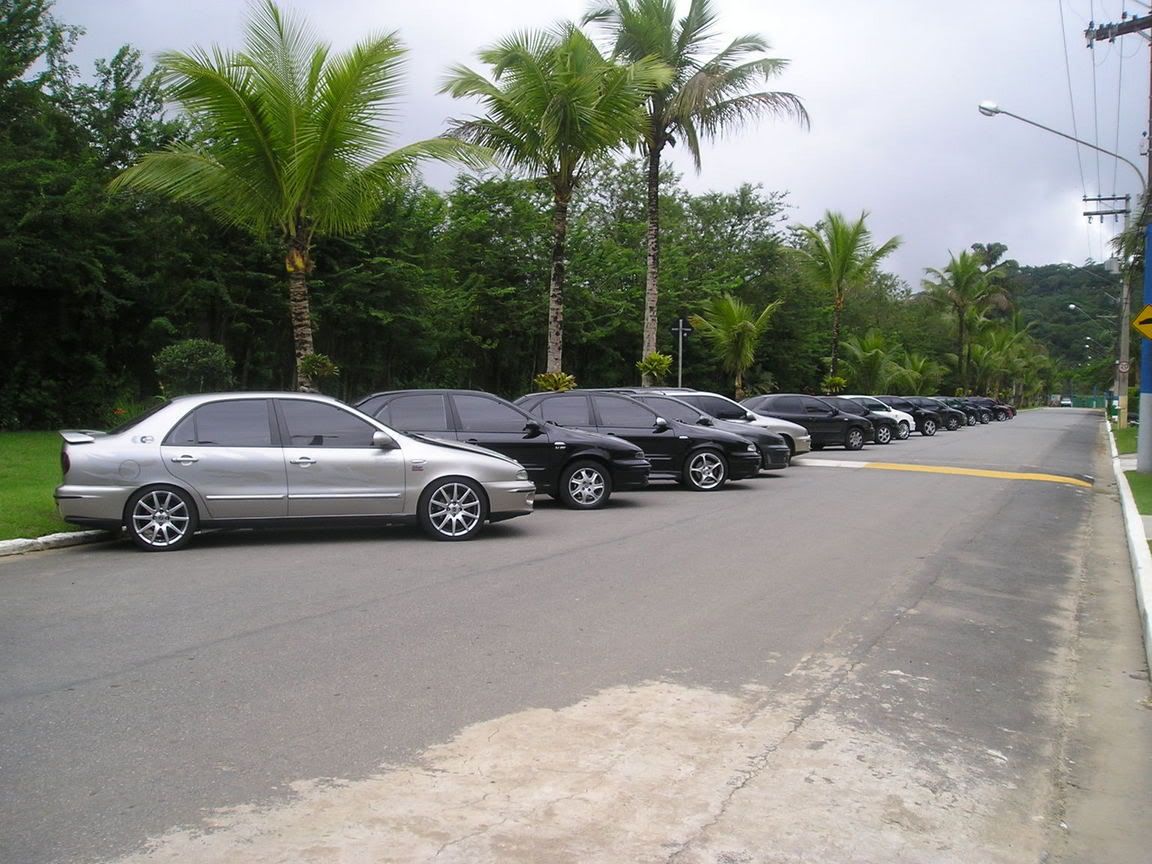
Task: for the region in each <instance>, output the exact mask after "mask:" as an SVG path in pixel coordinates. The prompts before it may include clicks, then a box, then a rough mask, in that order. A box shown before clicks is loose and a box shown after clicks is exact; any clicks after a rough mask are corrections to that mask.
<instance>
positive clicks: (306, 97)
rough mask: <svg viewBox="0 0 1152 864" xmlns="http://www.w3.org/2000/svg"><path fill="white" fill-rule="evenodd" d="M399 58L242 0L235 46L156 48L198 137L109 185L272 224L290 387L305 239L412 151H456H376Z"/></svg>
mask: <svg viewBox="0 0 1152 864" xmlns="http://www.w3.org/2000/svg"><path fill="white" fill-rule="evenodd" d="M403 60H404V49H403V47H402V46H401V44H400V43H399V41H398V40H397V38H396V35H395V34H383V35H375V36H372V37H369V38H368V39H366V40H365V41H363V42H360V43H359V44H357V45H356V46H354V47H353V48H351V49H350V50H348V51H346V52H344V53H342V54H333V53H332V52H331V49H330V48H329V46H328V45H327V44H325V43H323V42H319V41H317V40H316V39H315V38H314V36H313V35H312V33H311V31H310V30H309V28H308V27H307V26H306V25H305V24H304V23H303V22H301V21H299V20H297V19H295V18H293V17H291V16H288V15H286V14H284V13H282V12H281V11H280V10H279V9H278V8H277V6H276V5H275V3H274V2H272V0H263V2H262V3H260V4H259V5H257V6H255V7H253V11H252V18H251V20H250V21H249V23H248V27H247V34H246V44H245V47H244V50H242V51H239V52H234V51H229V50H226V49H223V48H220V47H212V48H211V49H209V50H204V49H200V48H195V49H193V50H192V51H191V52H190V53H187V54H184V53H179V52H174V51H173V52H166V53H164V54H161V55H160V58H159V64H158V68H159V70H160V72H161V75H162V76H163V80H164V83H165V84H166V85H167V86H168V87H169V88H170V89H169V96H170V98H172V99H173V100H175V101H176V102H177V103H179V104H180V105H181V107H182V108H183V109H184V111H185V113H186V114H187V115H188V116H189V118H191V120H192V121H193V124H194V127H195V128H198V129H201V130H203V133H204V134H203V137H202V138H201V140H199V141H196V142H193V143H177V144H173V145H172V146H170V147H169V148H168V149H166V150H164V151H161V152H157V153H149V154H146V155H145V156H144V157H143V158H141V160H140V161H139V162H138V163H137V164H135V165H133V166H132V167H130V168H128V169H127V170H125V171H124V172H123V173H121V174H120V175H119V176H118V177H117V178H116V180H115V181H114V182H113V184H112V188H113V189H120V188H125V187H133V188H136V189H141V190H145V191H149V192H155V193H159V194H161V195H164V196H166V197H169V198H172V199H176V200H181V201H188V202H191V203H192V204H195V205H198V206H200V207H203V208H205V209H206V210H207V211H209V212H210V213H212V214H213V215H214V216H215V217H216V218H218V219H219V220H220V221H221V222H223V223H225V224H227V225H231V226H236V227H240V228H243V229H246V230H248V231H250V232H251V233H252V234H254V235H256V236H258V237H264V236H267V234H268V233H269V232H271V231H275V232H277V233H278V234H279V236H280V237H281V238H282V240H283V243H284V250H285V255H284V268H285V270H286V271H287V273H288V297H289V308H290V313H291V319H292V335H293V341H294V343H295V354H296V380H297V384H298V386H299V387H300V388H301V389H304V390H307V389H311V387H312V376H311V374H310V372H309V369H310V365H311V364H310V362H309V360H308V359H307V358H309V357H312V358H315V355H313V350H312V317H311V310H310V304H309V298H308V274H309V273H310V272H311V270H312V264H313V262H312V243H313V238H314V237H315V236H317V235H321V234H332V235H342V234H348V233H351V232H354V231H356V230H357V229H359V228H362V227H363V226H364V225H366V224H367V223H368V222H369V221H370V219H371V217H372V215H373V213H374V211H375V209H376V207H377V203H378V201H379V199H380V196H381V194H382V192H383V191H384V190H386V189H387V188H389V187H391V186H392V185H393V184H395V183H396V182H398V181H399V180H401V179H403V178H406V177H407V176H409V175H410V174H411V173H412V172H413V171H414V169H415V168H416V166H417V165H418V163H419V162H420V161H421V160H424V159H467V158H468V157H469V152H468V148H466V147H464V146H463V145H462V144H461V142H459V141H454V140H451V139H446V138H445V139H435V140H431V141H421V142H418V143H415V144H409V145H407V146H405V147H401V148H399V149H396V150H393V151H391V152H388V151H387V149H386V147H387V144H388V141H389V137H390V136H389V133H388V131H387V128H386V125H385V124H386V121H388V120H389V119H390V118H391V116H392V105H393V103H394V101H395V99H396V96H397V92H398V85H399V78H400V73H401V70H402V65H403Z"/></svg>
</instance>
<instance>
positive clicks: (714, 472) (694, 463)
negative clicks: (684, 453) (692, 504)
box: [681, 450, 728, 492]
mask: <svg viewBox="0 0 1152 864" xmlns="http://www.w3.org/2000/svg"><path fill="white" fill-rule="evenodd" d="M681 482H682V483H683V484H684V485H685V486H687V487H688V488H689V489H692V490H693V491H696V492H715V491H716V490H717V489H722V488H724V484H725V483H727V482H728V460H726V459H725V458H724V454H722V453H717V452H716V451H715V450H695V451H693V452H691V453H689V454H688V458H687V459H685V460H684V472H683V474H682V476H681Z"/></svg>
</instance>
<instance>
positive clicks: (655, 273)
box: [640, 144, 660, 387]
mask: <svg viewBox="0 0 1152 864" xmlns="http://www.w3.org/2000/svg"><path fill="white" fill-rule="evenodd" d="M647 239H648V268H647V275H646V277H645V280H644V344H643V346H642V347H641V350H640V359H644V358H645V357H647V356H648V355H649V354H652V353H654V352H655V351H656V327H657V323H658V317H657V314H656V306H657V302H658V300H659V297H660V148H659V147H658V146H657V145H656V144H653V145H652V146H651V147H650V148H649V151H648V238H647ZM641 383H642V384H643V385H644V386H645V387H650V386H652V384H653V383H655V382H654V381H653V380H652V376H651V375H649V374H645V375H644V377H643V380H642V382H641Z"/></svg>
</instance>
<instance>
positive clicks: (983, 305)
mask: <svg viewBox="0 0 1152 864" xmlns="http://www.w3.org/2000/svg"><path fill="white" fill-rule="evenodd" d="M996 257H997V258H998V257H999V256H996ZM949 258H950V260H949V262H948V264H947V266H946V267H945V268H944V269H943V270H937V269H935V268H932V267H930V268H928V270H927V273H928V274H929V276H932V277H935V281H933V280H932V279H925V280H924V289H925V291H926V292H927V294H928V296H929V297H930V298H931V299H932V300H933V301H935V302H936V303H939V304H940V305H942V306H945V307H947V308H948V309H949V310H950V311H951V312H952V313H953V314H954V315H955V316H956V362H957V372H958V374H959V379H960V380H959V384H960V389H961V390H962V391H963V392H965V393H966V392H968V385H969V380H968V367H969V365H970V363H971V360H972V358H971V353H970V351H971V348H970V344H969V343H970V338H969V331H970V330H971V328H972V327H973V325H974V324H975V321H976V319H978V318H979V317H980V316H981V315H982V314H983V313H984V312H985V311H987V310H988V309H989V308H990V307H992V306H999V307H1001V308H1006V307H1007V305H1008V299H1007V298H1006V297H1005V296H1004V295H1003V294H1002V293H1001V292H1000V291H999V290H998V289H997V286H996V283H995V279H994V276H993V273H992V272H991V271H989V270H987V269H986V268H985V261H987V260H989V257H988V256H987V255H986V254H984V253H982V252H981V251H980V250H976V251H972V252H968V251H964V252H961V253H960V254H959V255H958V256H957V255H952V254H949Z"/></svg>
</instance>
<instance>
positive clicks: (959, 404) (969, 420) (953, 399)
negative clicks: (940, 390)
mask: <svg viewBox="0 0 1152 864" xmlns="http://www.w3.org/2000/svg"><path fill="white" fill-rule="evenodd" d="M932 398H933V399H935V400H936V401H937V402H943V403H944V404H945V405H947V406H948V407H949V408H955V409H956V410H957V411H963V412H964V416H965V418H966V420H965V423H966V425H968V426H975V425H976V424H977V423H981V422H985V423H986V422H988V421H987V420H983V419H982V418H983V417H984V416H985V412H984V411H982V410H981V409H980V408H979V407H977V406H976V405H973V404H972V403H971V402H969V401H968V400H967V399H961V398H960V397H958V396H933V397H932Z"/></svg>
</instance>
